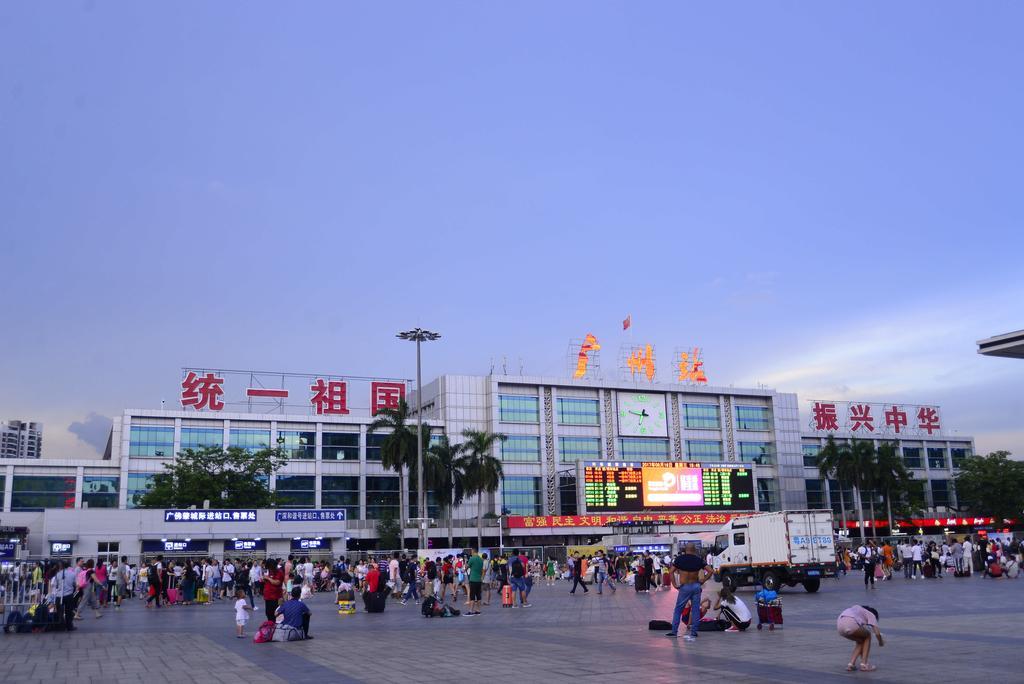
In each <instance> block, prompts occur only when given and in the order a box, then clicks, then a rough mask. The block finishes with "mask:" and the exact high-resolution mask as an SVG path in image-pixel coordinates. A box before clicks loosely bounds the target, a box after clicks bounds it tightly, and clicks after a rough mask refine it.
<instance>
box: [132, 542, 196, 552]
mask: <svg viewBox="0 0 1024 684" xmlns="http://www.w3.org/2000/svg"><path fill="white" fill-rule="evenodd" d="M209 550H210V542H208V541H206V540H205V539H204V540H202V541H192V540H191V539H168V540H167V541H162V540H160V539H145V540H143V541H142V552H143V553H207V552H209Z"/></svg>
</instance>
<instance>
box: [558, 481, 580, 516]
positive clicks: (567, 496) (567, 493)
mask: <svg viewBox="0 0 1024 684" xmlns="http://www.w3.org/2000/svg"><path fill="white" fill-rule="evenodd" d="M558 494H559V511H560V512H561V514H562V515H578V514H579V513H578V511H579V504H578V503H577V497H576V478H575V477H572V476H567V475H562V476H560V477H559V478H558Z"/></svg>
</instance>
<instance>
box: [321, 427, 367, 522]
mask: <svg viewBox="0 0 1024 684" xmlns="http://www.w3.org/2000/svg"><path fill="white" fill-rule="evenodd" d="M357 437H358V435H357ZM320 488H321V491H320V507H321V508H344V509H345V516H346V517H347V518H348V519H349V520H359V476H358V475H324V476H322V477H321V478H320Z"/></svg>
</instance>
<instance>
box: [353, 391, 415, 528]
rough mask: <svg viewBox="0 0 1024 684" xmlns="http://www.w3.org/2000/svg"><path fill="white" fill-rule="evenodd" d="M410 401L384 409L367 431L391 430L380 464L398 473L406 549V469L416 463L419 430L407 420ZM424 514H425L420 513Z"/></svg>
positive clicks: (382, 449) (400, 523)
mask: <svg viewBox="0 0 1024 684" xmlns="http://www.w3.org/2000/svg"><path fill="white" fill-rule="evenodd" d="M408 418H409V404H407V403H406V401H405V399H399V400H398V407H397V408H383V409H380V410H379V411H378V412H377V418H376V419H375V420H374V421H373V422H372V423H370V425H369V426H368V427H367V428H366V433H367V434H372V433H374V432H376V431H377V430H390V431H391V432H390V433H389V434H388V435H387V437H385V438H384V441H383V442H382V443H381V445H380V463H381V465H382V466H384V467H385V468H386V469H388V470H393V471H395V472H396V473H398V524H399V526H400V527H401V530H402V532H401V535H400V536H401V539H402V544H401V546H402V548H405V505H404V501H403V500H404V498H405V496H404V493H405V469H406V468H408V467H409V464H410V463H412V464H413V466H412V467H413V469H415V467H416V466H415V462H416V430H415V428H414V427H411V426H410V425H409V424H408V423H407V421H408ZM421 517H422V514H421Z"/></svg>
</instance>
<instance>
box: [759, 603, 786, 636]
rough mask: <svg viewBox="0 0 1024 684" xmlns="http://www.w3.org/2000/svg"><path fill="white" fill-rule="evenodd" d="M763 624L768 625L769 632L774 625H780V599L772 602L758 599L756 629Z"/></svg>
mask: <svg viewBox="0 0 1024 684" xmlns="http://www.w3.org/2000/svg"><path fill="white" fill-rule="evenodd" d="M765 624H767V625H768V630H769V631H771V630H774V629H775V625H781V624H782V599H778V598H777V599H775V600H774V601H765V600H764V599H758V601H757V628H758V629H761V628H762V627H763V626H764V625H765Z"/></svg>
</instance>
